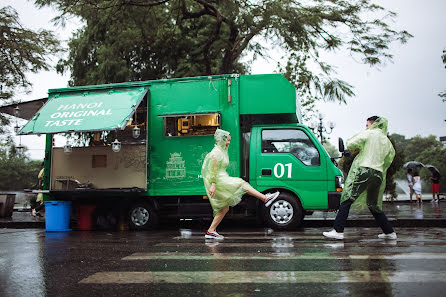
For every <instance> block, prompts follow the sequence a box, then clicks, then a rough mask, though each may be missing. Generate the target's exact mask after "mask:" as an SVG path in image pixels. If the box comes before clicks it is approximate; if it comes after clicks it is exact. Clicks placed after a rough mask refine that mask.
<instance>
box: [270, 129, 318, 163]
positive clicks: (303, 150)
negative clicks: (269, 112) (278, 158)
mask: <svg viewBox="0 0 446 297" xmlns="http://www.w3.org/2000/svg"><path fill="white" fill-rule="evenodd" d="M262 153H290V154H293V155H294V156H295V157H296V158H297V159H299V160H300V161H301V162H302V163H304V164H305V165H307V166H319V165H320V155H319V151H318V150H317V148H316V146H315V145H314V143H313V142H312V141H311V139H310V138H309V137H308V135H307V134H306V133H305V132H304V131H302V130H298V129H284V130H277V129H274V130H272V129H268V130H266V129H265V130H263V131H262Z"/></svg>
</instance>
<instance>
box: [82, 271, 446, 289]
mask: <svg viewBox="0 0 446 297" xmlns="http://www.w3.org/2000/svg"><path fill="white" fill-rule="evenodd" d="M445 280H446V271H361V270H359V271H358V270H354V271H156V272H155V271H145V272H135V271H122V272H121V271H111V272H98V273H95V274H93V275H91V276H89V277H87V278H85V279H83V280H81V281H80V283H81V284H147V283H172V284H192V283H195V284H213V285H215V284H242V283H258V284H265V283H268V284H280V283H287V284H289V283H366V282H374V283H426V282H444V281H445Z"/></svg>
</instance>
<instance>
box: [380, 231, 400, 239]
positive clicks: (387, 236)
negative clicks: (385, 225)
mask: <svg viewBox="0 0 446 297" xmlns="http://www.w3.org/2000/svg"><path fill="white" fill-rule="evenodd" d="M378 238H381V239H396V238H397V237H396V233H395V232H393V233H388V234H385V233H381V234H379V235H378Z"/></svg>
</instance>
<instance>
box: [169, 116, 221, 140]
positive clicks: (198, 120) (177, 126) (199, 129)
mask: <svg viewBox="0 0 446 297" xmlns="http://www.w3.org/2000/svg"><path fill="white" fill-rule="evenodd" d="M163 117H164V136H167V137H171V136H191V135H213V134H214V133H215V130H217V128H220V114H219V113H201V114H182V115H168V116H163Z"/></svg>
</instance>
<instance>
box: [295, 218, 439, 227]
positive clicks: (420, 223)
mask: <svg viewBox="0 0 446 297" xmlns="http://www.w3.org/2000/svg"><path fill="white" fill-rule="evenodd" d="M389 222H390V224H392V227H404V228H409V227H410V228H414V227H446V220H445V219H422V220H421V219H389ZM333 223H334V219H332V220H330V219H326V220H304V221H303V225H302V227H304V228H305V227H333ZM345 226H346V227H377V225H376V221H375V220H374V219H371V220H369V219H358V220H347V224H346V225H345Z"/></svg>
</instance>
